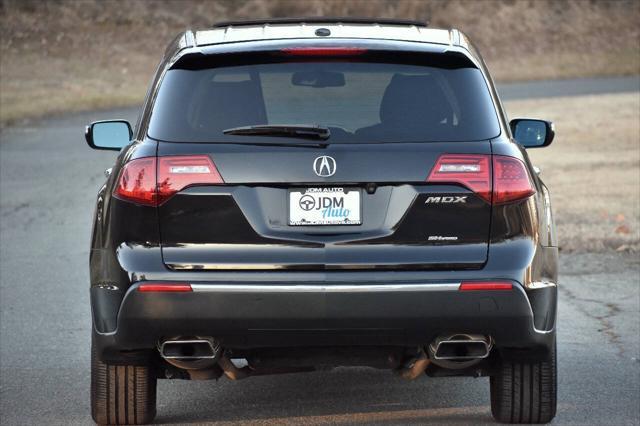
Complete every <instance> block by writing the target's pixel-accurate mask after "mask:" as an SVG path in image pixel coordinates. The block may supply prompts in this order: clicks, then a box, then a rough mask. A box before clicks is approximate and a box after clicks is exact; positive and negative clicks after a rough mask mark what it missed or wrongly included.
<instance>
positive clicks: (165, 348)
mask: <svg viewBox="0 0 640 426" xmlns="http://www.w3.org/2000/svg"><path fill="white" fill-rule="evenodd" d="M159 351H160V356H162V358H164V359H179V360H185V361H186V360H197V359H216V358H217V357H218V356H219V355H220V354H219V352H220V344H219V343H218V342H216V341H215V340H213V339H176V340H165V341H164V342H162V344H161V345H160V348H159Z"/></svg>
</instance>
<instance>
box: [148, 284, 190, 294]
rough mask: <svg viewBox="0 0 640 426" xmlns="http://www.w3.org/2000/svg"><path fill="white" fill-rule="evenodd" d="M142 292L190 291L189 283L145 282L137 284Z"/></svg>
mask: <svg viewBox="0 0 640 426" xmlns="http://www.w3.org/2000/svg"><path fill="white" fill-rule="evenodd" d="M138 291H140V292H142V293H188V292H190V291H192V288H191V284H178V283H162V284H160V283H146V284H140V285H139V286H138Z"/></svg>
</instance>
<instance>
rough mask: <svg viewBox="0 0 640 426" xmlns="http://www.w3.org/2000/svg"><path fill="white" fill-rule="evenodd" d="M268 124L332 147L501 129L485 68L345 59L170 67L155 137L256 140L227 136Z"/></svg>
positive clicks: (155, 116)
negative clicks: (300, 129)
mask: <svg viewBox="0 0 640 426" xmlns="http://www.w3.org/2000/svg"><path fill="white" fill-rule="evenodd" d="M261 124H302V125H320V126H326V127H328V128H329V129H330V131H331V137H330V139H329V141H328V142H330V143H376V142H451V141H472V140H482V139H490V138H493V137H496V136H498V135H499V133H500V127H499V125H498V121H497V117H496V112H495V109H494V106H493V103H492V100H491V97H490V95H489V91H488V88H487V85H486V82H485V81H484V78H483V76H482V73H481V72H480V71H479V70H478V69H477V68H473V67H457V68H438V67H435V66H424V65H412V64H400V63H374V62H346V61H345V62H338V61H327V62H279V63H278V62H276V63H260V64H250V65H240V66H224V67H218V68H204V69H171V70H169V71H167V73H166V75H165V77H164V79H163V82H162V85H161V87H160V89H159V92H158V96H157V98H156V101H155V105H154V108H153V113H152V116H151V121H150V125H149V130H148V133H149V136H150V137H152V138H154V139H158V140H163V141H170V142H242V141H256V140H257V139H265V138H264V137H261V136H246V135H242V136H241V135H225V134H224V133H223V131H224V130H225V129H230V128H235V127H241V126H251V125H261ZM288 140H290V141H293V142H295V139H288Z"/></svg>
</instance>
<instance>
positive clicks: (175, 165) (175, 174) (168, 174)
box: [158, 155, 224, 205]
mask: <svg viewBox="0 0 640 426" xmlns="http://www.w3.org/2000/svg"><path fill="white" fill-rule="evenodd" d="M158 161H159V163H158V205H160V204H162V203H164V202H165V201H167V200H168V199H169V198H171V197H172V196H173V195H174V194H175V193H176V192H179V191H182V190H183V189H185V188H186V187H188V186H193V185H219V184H222V183H224V180H222V176H220V173H219V172H218V169H217V168H216V166H215V164H213V161H211V158H209V156H208V155H189V156H174V157H160V158H159V159H158Z"/></svg>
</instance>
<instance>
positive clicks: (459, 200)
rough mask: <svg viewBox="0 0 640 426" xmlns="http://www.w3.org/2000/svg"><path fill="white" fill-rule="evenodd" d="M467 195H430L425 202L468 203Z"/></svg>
mask: <svg viewBox="0 0 640 426" xmlns="http://www.w3.org/2000/svg"><path fill="white" fill-rule="evenodd" d="M466 202H467V195H463V196H461V197H460V196H458V195H455V196H453V197H428V198H427V200H426V201H425V202H424V203H425V204H455V203H466Z"/></svg>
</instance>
